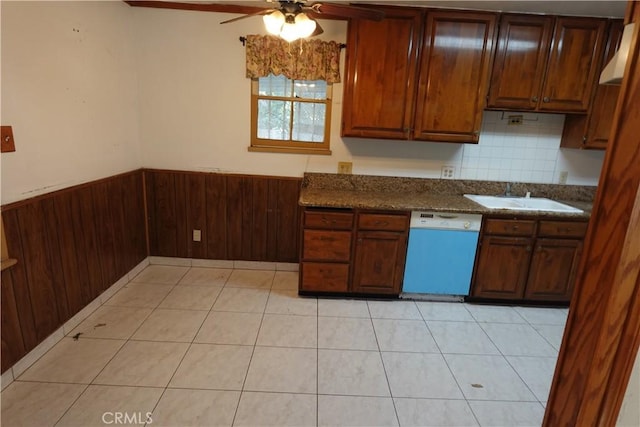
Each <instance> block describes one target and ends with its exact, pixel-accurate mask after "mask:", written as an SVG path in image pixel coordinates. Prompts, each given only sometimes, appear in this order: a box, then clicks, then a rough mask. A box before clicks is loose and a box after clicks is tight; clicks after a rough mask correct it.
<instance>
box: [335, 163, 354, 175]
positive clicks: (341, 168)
mask: <svg viewBox="0 0 640 427" xmlns="http://www.w3.org/2000/svg"><path fill="white" fill-rule="evenodd" d="M338 173H342V174H347V175H351V174H352V173H353V163H351V162H338Z"/></svg>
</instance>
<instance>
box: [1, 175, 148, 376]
mask: <svg viewBox="0 0 640 427" xmlns="http://www.w3.org/2000/svg"><path fill="white" fill-rule="evenodd" d="M142 174H143V172H142V170H138V171H133V172H129V173H125V174H121V175H116V176H113V177H109V178H105V179H101V180H98V181H93V182H90V183H86V184H81V185H78V186H75V187H71V188H66V189H64V190H60V191H56V192H53V193H49V194H45V195H42V196H38V197H34V198H32V199H27V200H23V201H19V202H15V203H11V204H8V205H6V206H3V207H2V217H3V220H4V227H5V233H6V239H7V247H8V250H9V253H10V254H11V256H12V257H13V258H15V259H16V260H17V264H16V265H14V266H13V267H11V268H9V269H7V270H5V271H3V273H2V298H3V301H2V304H3V306H2V310H3V313H2V371H3V372H4V371H5V370H6V369H8V368H9V367H10V366H11V365H13V364H14V363H15V362H16V361H17V360H18V359H19V358H20V357H22V356H23V355H24V354H25V353H26V352H28V351H30V350H31V349H33V348H34V347H35V346H36V345H38V344H39V343H40V342H42V341H43V340H44V339H45V338H46V337H47V336H49V335H50V334H51V333H52V332H54V331H55V330H56V329H57V328H59V327H60V326H62V325H63V324H64V322H66V321H67V320H69V319H70V318H71V317H72V316H74V315H75V314H76V313H77V312H79V311H80V310H81V309H82V308H84V307H85V306H86V305H87V304H88V303H89V302H91V301H92V300H93V299H94V298H96V297H97V296H98V295H100V293H101V292H102V291H104V290H105V289H106V288H107V287H109V286H111V285H112V284H113V283H114V282H116V281H117V280H118V279H120V278H121V277H122V276H123V275H125V274H127V273H128V272H129V271H130V270H131V269H132V268H133V267H135V266H136V265H137V264H139V263H140V262H141V261H143V260H144V259H145V258H146V257H147V248H146V235H145V233H146V231H145V222H144V197H143V187H142V183H143V180H142ZM5 297H6V301H5ZM5 310H6V312H5ZM16 325H17V326H16ZM16 328H17V330H19V333H17V332H16ZM5 332H6V335H5Z"/></svg>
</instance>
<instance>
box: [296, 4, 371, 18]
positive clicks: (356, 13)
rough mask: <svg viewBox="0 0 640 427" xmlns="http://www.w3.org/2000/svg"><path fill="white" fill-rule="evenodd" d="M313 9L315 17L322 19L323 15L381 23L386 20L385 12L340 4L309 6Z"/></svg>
mask: <svg viewBox="0 0 640 427" xmlns="http://www.w3.org/2000/svg"><path fill="white" fill-rule="evenodd" d="M307 7H308V8H311V9H313V11H314V12H315V16H316V17H318V18H322V15H331V16H341V17H343V18H355V19H369V20H372V21H381V20H382V19H384V12H382V11H380V10H375V9H369V8H366V7H358V6H351V5H348V4H338V3H313V4H311V5H308V6H307Z"/></svg>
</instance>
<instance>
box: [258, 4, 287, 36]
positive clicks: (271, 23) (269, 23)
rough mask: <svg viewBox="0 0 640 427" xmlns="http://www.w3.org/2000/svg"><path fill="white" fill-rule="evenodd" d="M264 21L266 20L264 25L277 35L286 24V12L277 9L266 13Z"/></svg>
mask: <svg viewBox="0 0 640 427" xmlns="http://www.w3.org/2000/svg"><path fill="white" fill-rule="evenodd" d="M262 21H263V22H264V27H265V28H266V30H267V32H269V33H270V34H273V35H275V36H277V35H280V31H281V30H282V26H283V25H284V14H283V13H282V12H280V11H279V10H275V11H273V12H271V13H269V14H268V15H264V16H263V17H262Z"/></svg>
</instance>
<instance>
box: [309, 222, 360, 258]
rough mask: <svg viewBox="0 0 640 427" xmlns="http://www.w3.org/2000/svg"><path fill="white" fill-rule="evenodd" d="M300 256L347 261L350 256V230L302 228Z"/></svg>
mask: <svg viewBox="0 0 640 427" xmlns="http://www.w3.org/2000/svg"><path fill="white" fill-rule="evenodd" d="M302 258H303V259H304V260H323V261H347V262H348V261H349V259H350V258H351V232H350V231H321V230H304V242H303V250H302Z"/></svg>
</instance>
